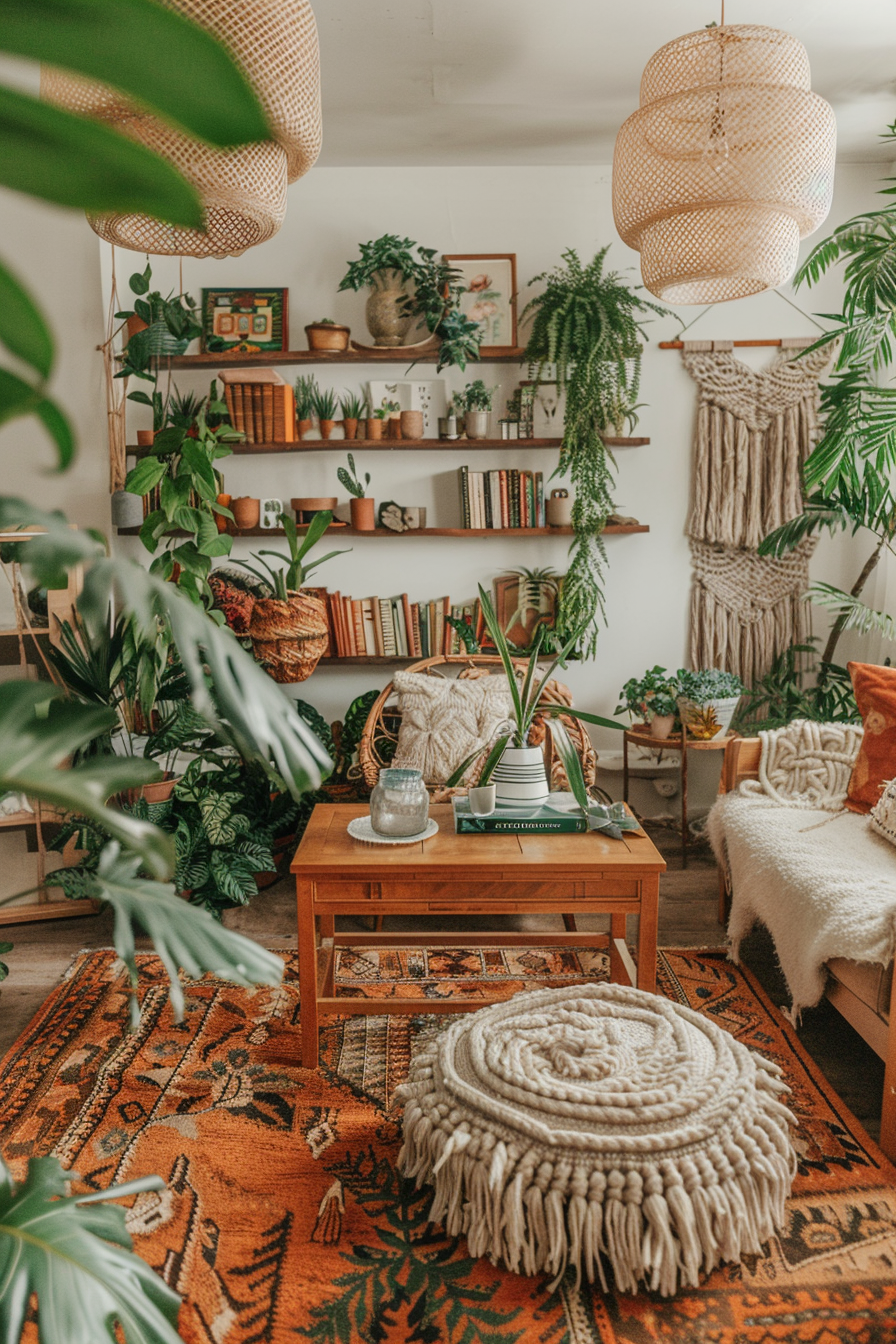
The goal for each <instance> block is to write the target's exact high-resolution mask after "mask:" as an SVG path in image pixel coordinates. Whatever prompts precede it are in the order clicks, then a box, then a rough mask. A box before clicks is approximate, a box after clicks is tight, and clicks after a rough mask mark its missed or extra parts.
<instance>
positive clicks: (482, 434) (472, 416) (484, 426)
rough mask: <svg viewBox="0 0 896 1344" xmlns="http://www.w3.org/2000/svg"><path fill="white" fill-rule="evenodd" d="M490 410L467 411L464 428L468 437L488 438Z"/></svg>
mask: <svg viewBox="0 0 896 1344" xmlns="http://www.w3.org/2000/svg"><path fill="white" fill-rule="evenodd" d="M490 415H491V412H490V411H467V413H466V415H465V416H464V429H465V430H466V434H467V438H468V439H487V438H488V421H489V416H490Z"/></svg>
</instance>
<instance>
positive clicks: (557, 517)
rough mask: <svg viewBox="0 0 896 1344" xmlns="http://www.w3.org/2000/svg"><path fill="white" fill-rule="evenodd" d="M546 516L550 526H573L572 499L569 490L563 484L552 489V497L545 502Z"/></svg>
mask: <svg viewBox="0 0 896 1344" xmlns="http://www.w3.org/2000/svg"><path fill="white" fill-rule="evenodd" d="M545 516H546V518H547V524H548V527H571V526H572V499H571V498H570V494H569V491H568V490H565V489H564V488H563V487H562V486H561V487H560V488H559V489H557V490H552V491H551V494H550V498H549V499H548V501H547V503H546V504H545Z"/></svg>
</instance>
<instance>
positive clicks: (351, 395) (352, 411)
mask: <svg viewBox="0 0 896 1344" xmlns="http://www.w3.org/2000/svg"><path fill="white" fill-rule="evenodd" d="M365 405H366V403H365V401H364V398H363V397H359V396H358V394H357V392H349V391H348V389H346V393H345V396H344V397H340V398H339V409H340V410H341V412H342V432H343V434H344V435H345V437H346V438H347V439H354V438H355V437H356V436H357V433H358V425H359V423H360V421H361V417H362V416H363V414H364V408H365Z"/></svg>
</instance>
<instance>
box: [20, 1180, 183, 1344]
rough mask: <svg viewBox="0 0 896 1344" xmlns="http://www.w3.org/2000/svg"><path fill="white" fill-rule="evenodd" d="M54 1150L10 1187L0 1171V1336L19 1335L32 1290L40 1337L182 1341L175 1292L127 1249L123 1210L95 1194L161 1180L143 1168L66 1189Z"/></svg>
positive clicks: (46, 1340) (132, 1190)
mask: <svg viewBox="0 0 896 1344" xmlns="http://www.w3.org/2000/svg"><path fill="white" fill-rule="evenodd" d="M72 1174H73V1173H71V1172H66V1171H64V1170H63V1168H62V1166H61V1165H60V1163H59V1162H58V1160H57V1159H56V1158H55V1157H36V1158H32V1159H31V1160H30V1162H29V1163H28V1173H27V1175H26V1177H25V1180H24V1182H23V1184H22V1185H20V1186H19V1187H18V1188H16V1187H15V1186H14V1185H13V1183H12V1180H11V1179H10V1176H9V1173H8V1172H7V1170H6V1168H5V1167H3V1168H2V1173H0V1229H2V1235H0V1285H2V1291H0V1337H2V1339H3V1340H4V1342H5V1344H17V1342H18V1340H19V1339H20V1338H21V1335H22V1331H23V1329H24V1325H25V1317H26V1313H27V1310H28V1304H29V1300H30V1297H31V1294H32V1293H34V1294H35V1295H36V1297H37V1313H38V1329H39V1332H40V1340H41V1344H116V1341H117V1339H118V1335H117V1333H116V1324H117V1325H119V1326H120V1327H121V1330H122V1337H123V1339H124V1340H125V1344H181V1338H180V1335H179V1334H178V1333H177V1329H176V1326H177V1314H178V1310H179V1307H180V1298H179V1296H178V1295H177V1293H175V1292H173V1291H172V1290H171V1289H170V1288H169V1287H168V1285H167V1284H166V1283H165V1282H164V1280H163V1279H161V1278H159V1276H158V1275H157V1274H155V1273H154V1272H153V1271H152V1270H151V1269H150V1267H149V1265H147V1264H146V1262H145V1261H144V1260H141V1259H140V1257H139V1256H137V1255H134V1254H133V1252H132V1251H131V1238H130V1236H129V1235H128V1233H127V1231H126V1229H125V1210H124V1209H123V1208H117V1207H115V1206H114V1205H108V1204H100V1203H99V1202H98V1201H100V1200H106V1199H118V1198H121V1197H122V1196H127V1195H134V1194H138V1193H139V1192H141V1191H143V1190H164V1188H165V1183H164V1181H162V1180H160V1179H159V1177H158V1176H143V1177H141V1178H140V1179H139V1180H136V1181H129V1182H127V1184H125V1185H117V1186H111V1187H110V1188H109V1189H108V1190H102V1191H99V1192H98V1193H97V1194H90V1195H74V1196H66V1182H67V1181H68V1180H69V1179H70V1178H71V1176H72Z"/></svg>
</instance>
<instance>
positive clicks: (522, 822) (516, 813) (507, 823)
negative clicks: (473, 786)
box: [451, 793, 589, 835]
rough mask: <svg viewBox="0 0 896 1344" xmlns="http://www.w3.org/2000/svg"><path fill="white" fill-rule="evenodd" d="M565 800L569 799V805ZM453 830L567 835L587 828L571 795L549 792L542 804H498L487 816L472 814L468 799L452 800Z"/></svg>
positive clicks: (460, 833)
mask: <svg viewBox="0 0 896 1344" xmlns="http://www.w3.org/2000/svg"><path fill="white" fill-rule="evenodd" d="M568 800H572V806H570V803H569V801H568ZM451 803H452V806H453V808H454V829H455V831H456V832H457V833H458V834H459V835H496V834H497V835H500V834H502V833H503V834H505V835H525V834H528V835H547V834H550V833H552V832H553V833H555V834H559V835H564V834H565V835H570V834H576V833H578V832H582V831H587V830H588V829H589V827H588V822H587V820H586V818H585V817H584V816H583V815H582V813H581V811H580V810H579V809H578V807H577V806H576V804H575V799H573V798H572V794H566V793H558V794H554V795H552V801H551V802H548V803H545V804H544V805H543V806H541V807H519V808H516V807H499V808H496V809H495V811H494V812H491V813H489V815H488V816H486V817H479V816H474V814H473V813H472V812H471V811H470V802H469V799H467V798H459V797H455V798H452V800H451Z"/></svg>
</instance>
